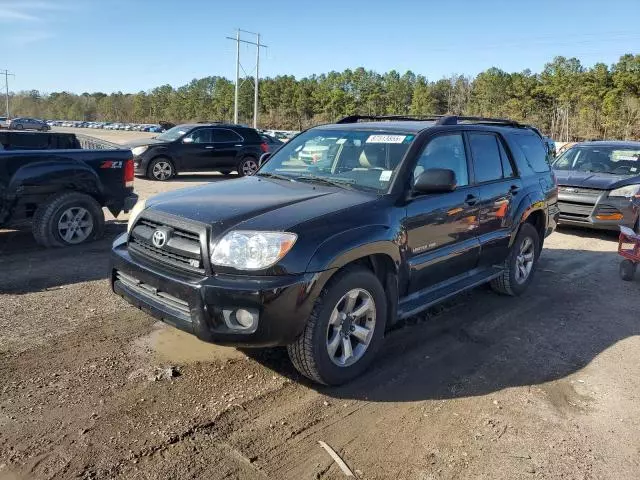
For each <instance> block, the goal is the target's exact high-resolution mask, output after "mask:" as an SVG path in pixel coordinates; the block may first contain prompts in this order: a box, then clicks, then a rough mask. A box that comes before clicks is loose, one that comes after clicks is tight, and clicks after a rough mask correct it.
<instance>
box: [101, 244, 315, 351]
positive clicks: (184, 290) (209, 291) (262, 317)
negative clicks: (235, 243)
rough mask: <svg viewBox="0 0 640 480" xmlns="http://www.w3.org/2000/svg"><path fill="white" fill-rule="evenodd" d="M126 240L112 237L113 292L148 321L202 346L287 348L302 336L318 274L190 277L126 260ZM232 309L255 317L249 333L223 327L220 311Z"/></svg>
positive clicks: (141, 260) (148, 262) (128, 256)
mask: <svg viewBox="0 0 640 480" xmlns="http://www.w3.org/2000/svg"><path fill="white" fill-rule="evenodd" d="M126 237H127V234H123V235H121V236H120V237H118V238H117V239H116V241H115V242H114V244H113V248H112V251H111V285H112V288H113V291H114V292H115V293H117V294H118V295H120V296H121V297H123V298H124V299H125V300H127V301H128V302H129V303H131V304H132V305H134V306H136V307H138V308H140V309H141V310H143V311H145V312H147V313H149V314H150V315H151V316H153V317H155V318H157V319H159V320H161V321H163V322H166V323H168V324H170V325H173V326H175V327H177V328H179V329H181V330H184V331H185V332H188V333H192V334H194V335H196V336H197V337H198V338H200V339H201V340H204V341H207V342H213V343H218V344H221V345H233V346H246V347H271V346H278V345H287V344H289V343H292V342H293V341H294V340H295V339H296V338H297V337H298V336H299V335H300V334H301V333H302V331H303V329H304V327H305V324H306V322H307V318H308V317H309V315H310V313H311V310H312V308H313V304H314V302H315V300H316V298H317V296H318V294H319V290H320V285H319V283H320V282H319V279H320V278H321V276H322V274H316V273H304V274H298V275H286V276H272V277H266V276H263V277H253V276H249V275H246V276H245V275H220V274H216V275H213V276H210V277H203V276H198V277H194V276H192V275H191V274H189V273H187V272H180V271H178V270H175V271H173V269H170V267H167V266H165V265H163V266H160V265H158V264H155V263H154V262H152V261H151V260H147V259H144V258H142V257H138V256H137V255H134V256H132V255H131V254H130V252H129V250H128V248H127V243H126ZM123 274H124V275H123ZM131 279H134V280H135V281H137V282H139V283H138V284H135V283H134V282H132V281H131ZM237 308H245V309H251V310H253V311H257V312H258V313H259V319H258V323H257V327H256V328H255V329H254V330H253V331H247V332H242V331H238V330H234V329H231V328H230V327H229V326H228V324H227V323H226V322H225V319H224V314H223V311H225V310H227V311H228V310H229V309H237Z"/></svg>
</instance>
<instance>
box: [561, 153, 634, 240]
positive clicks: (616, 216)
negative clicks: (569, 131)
mask: <svg viewBox="0 0 640 480" xmlns="http://www.w3.org/2000/svg"><path fill="white" fill-rule="evenodd" d="M553 168H554V170H555V173H556V177H557V178H558V195H559V200H560V203H559V205H560V223H562V224H566V225H573V226H580V227H590V228H598V229H604V230H613V231H617V230H619V226H620V225H624V226H626V227H629V228H633V229H635V231H636V232H639V233H640V225H638V221H637V215H636V214H635V213H634V211H633V206H632V199H633V198H634V197H637V196H640V142H620V141H618V142H614V141H596V142H584V143H578V144H575V145H573V146H572V147H571V148H569V149H568V150H566V151H565V152H564V153H563V154H562V155H560V156H559V157H558V159H557V160H556V161H555V162H554V163H553Z"/></svg>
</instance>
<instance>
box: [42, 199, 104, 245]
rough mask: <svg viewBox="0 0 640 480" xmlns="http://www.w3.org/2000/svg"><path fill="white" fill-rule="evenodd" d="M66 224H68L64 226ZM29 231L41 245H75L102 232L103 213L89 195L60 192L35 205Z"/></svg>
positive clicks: (93, 238)
mask: <svg viewBox="0 0 640 480" xmlns="http://www.w3.org/2000/svg"><path fill="white" fill-rule="evenodd" d="M76 221H77V223H74V222H76ZM65 224H66V225H70V227H67V228H65ZM74 230H75V231H74ZM32 231H33V237H34V238H35V240H36V242H37V243H38V244H39V245H41V246H43V247H47V248H52V247H66V246H70V245H78V244H80V243H85V242H88V241H92V240H96V239H98V238H100V237H101V236H102V235H103V233H104V213H103V212H102V208H101V207H100V205H99V204H98V202H96V201H95V200H94V199H93V198H92V197H90V196H89V195H85V194H83V193H77V192H66V193H60V194H58V195H55V196H53V197H52V198H50V199H49V200H48V201H47V203H43V204H42V205H40V206H39V207H38V209H37V210H36V213H35V214H34V216H33V225H32Z"/></svg>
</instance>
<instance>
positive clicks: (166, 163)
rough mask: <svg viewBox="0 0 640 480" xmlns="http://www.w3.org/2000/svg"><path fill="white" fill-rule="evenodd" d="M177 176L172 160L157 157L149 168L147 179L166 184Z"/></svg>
mask: <svg viewBox="0 0 640 480" xmlns="http://www.w3.org/2000/svg"><path fill="white" fill-rule="evenodd" d="M176 175H177V172H176V167H175V166H174V165H173V162H172V161H171V159H170V158H167V157H156V158H154V159H153V160H151V163H149V167H148V168H147V177H148V178H150V179H151V180H156V181H158V182H166V181H167V180H171V179H172V178H173V177H175V176H176Z"/></svg>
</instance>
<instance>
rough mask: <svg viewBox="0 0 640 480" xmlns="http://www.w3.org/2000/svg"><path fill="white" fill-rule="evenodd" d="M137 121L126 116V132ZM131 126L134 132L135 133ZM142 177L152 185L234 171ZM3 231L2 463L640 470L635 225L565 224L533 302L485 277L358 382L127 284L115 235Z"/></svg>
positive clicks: (94, 468) (52, 472)
mask: <svg viewBox="0 0 640 480" xmlns="http://www.w3.org/2000/svg"><path fill="white" fill-rule="evenodd" d="M116 133H118V132H116ZM125 133H126V132H125ZM179 180H181V181H180V182H172V183H169V184H157V183H151V182H147V181H144V180H137V181H136V188H137V189H138V190H139V192H140V194H141V195H143V196H144V195H149V194H152V193H154V192H157V191H160V190H163V189H167V188H176V186H185V185H193V184H195V183H198V182H200V181H224V180H223V179H221V178H219V176H202V175H199V176H195V175H193V176H188V177H187V178H184V179H182V178H181V179H179ZM125 220H126V216H123V217H121V218H120V219H118V220H112V221H110V222H109V224H108V228H107V235H106V237H105V239H104V240H101V241H99V242H96V243H93V244H90V245H85V246H79V247H76V248H69V249H64V250H55V251H46V250H42V249H40V248H39V247H37V246H36V245H35V243H34V242H33V240H32V239H31V236H30V233H29V232H27V231H0V332H1V333H0V479H30V478H35V479H67V478H86V479H93V478H96V479H98V478H99V479H103V478H135V479H146V478H162V479H169V478H172V479H183V478H207V479H221V478H225V479H227V478H228V479H231V478H241V479H265V478H270V479H308V478H309V479H314V478H318V479H339V478H344V475H343V473H342V472H341V470H340V469H339V468H338V467H337V465H336V464H335V463H334V462H333V460H332V459H331V458H330V457H329V455H328V454H327V453H326V452H325V451H324V450H323V449H322V448H321V447H320V446H319V445H318V443H317V442H318V440H323V441H325V442H327V443H328V444H329V445H331V446H332V447H333V448H334V449H335V450H336V451H337V452H338V453H339V454H340V455H341V456H342V458H343V459H344V461H345V462H346V463H347V464H348V465H349V467H350V468H351V469H352V470H353V471H354V472H355V474H356V476H357V477H358V478H361V479H387V478H389V479H415V480H427V479H453V478H456V479H458V478H464V479H467V478H468V479H521V478H522V479H536V478H540V479H541V478H544V479H547V478H552V479H555V478H557V479H600V478H606V479H636V478H639V477H640V376H639V375H638V373H639V371H640V367H639V365H640V336H639V335H640V322H639V316H638V298H639V295H638V293H639V291H640V279H638V280H637V281H636V282H634V283H625V282H622V281H621V280H620V279H619V277H618V272H617V268H618V263H619V260H618V257H617V256H616V254H615V248H616V237H615V235H610V234H603V233H597V232H584V231H580V230H567V229H564V230H561V231H559V232H557V233H554V234H553V235H552V236H551V237H550V238H549V239H548V240H547V242H546V244H545V249H544V251H543V254H542V258H541V262H540V265H539V270H538V272H537V276H536V278H535V281H534V283H533V285H532V286H531V288H530V289H529V290H528V291H527V293H526V294H525V295H523V296H522V297H520V298H517V299H513V298H506V297H501V296H498V295H496V294H494V293H492V292H491V291H490V290H488V289H486V288H478V289H476V290H474V291H472V292H470V293H467V294H465V295H463V296H461V297H458V298H456V299H455V300H452V301H449V302H447V303H445V304H443V305H440V306H438V307H436V308H433V309H431V310H430V311H429V312H428V313H427V314H426V315H422V316H420V317H419V318H415V319H412V320H411V321H408V322H406V323H404V324H403V325H402V326H401V327H400V328H397V329H395V330H394V331H392V332H390V333H389V334H388V335H387V338H386V343H385V346H384V348H383V349H382V351H381V353H380V355H379V358H378V359H377V361H376V363H375V364H374V366H373V368H372V369H371V370H370V371H369V372H368V373H367V374H366V375H364V376H363V377H362V378H360V379H358V380H357V381H355V382H353V383H352V384H350V385H347V386H344V387H340V388H326V387H318V386H316V385H313V384H311V383H309V382H307V381H306V380H304V379H303V378H301V377H299V376H298V375H297V373H296V372H295V370H294V369H293V367H292V366H291V364H290V362H289V360H288V358H287V356H286V352H285V351H283V350H282V349H274V350H266V351H251V350H248V351H238V350H235V349H231V348H221V347H216V346H213V345H208V344H205V343H202V342H200V341H198V340H197V339H195V338H193V337H190V336H188V335H186V334H182V333H180V332H178V331H177V330H175V329H173V328H171V327H167V326H164V325H163V324H160V323H158V322H156V321H154V320H153V319H152V318H151V317H149V316H147V315H146V314H144V313H142V312H140V311H137V310H135V309H133V308H131V307H129V306H128V305H127V304H126V303H125V302H124V301H122V300H121V299H119V298H118V297H116V296H114V295H113V294H112V293H111V292H110V290H109V285H108V282H107V280H106V278H107V275H108V250H109V245H110V242H111V240H112V239H113V238H114V237H115V236H116V235H117V234H118V233H119V232H122V231H124V229H125V225H124V221H125Z"/></svg>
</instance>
